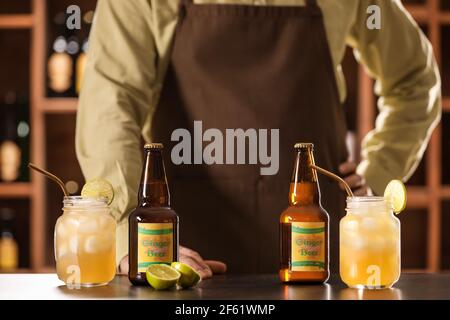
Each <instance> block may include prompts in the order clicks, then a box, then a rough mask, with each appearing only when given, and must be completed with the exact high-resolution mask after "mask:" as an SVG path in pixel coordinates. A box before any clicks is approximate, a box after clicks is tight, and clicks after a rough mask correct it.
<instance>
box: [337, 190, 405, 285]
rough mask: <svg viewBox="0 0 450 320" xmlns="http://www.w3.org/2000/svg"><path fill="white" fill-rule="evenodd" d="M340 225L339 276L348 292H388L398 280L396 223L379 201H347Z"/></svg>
mask: <svg viewBox="0 0 450 320" xmlns="http://www.w3.org/2000/svg"><path fill="white" fill-rule="evenodd" d="M346 211H347V214H346V216H345V217H343V218H342V219H341V221H340V226H339V230H340V232H339V233H340V235H339V237H340V244H339V246H340V276H341V279H342V281H343V282H344V283H345V284H347V285H348V286H349V287H351V288H365V289H382V288H390V287H392V285H394V284H395V283H396V282H397V281H398V279H399V277H400V270H401V266H400V221H399V220H398V219H397V217H395V215H394V212H393V210H392V205H391V203H390V202H389V201H386V200H385V199H384V198H383V197H348V198H347V209H346Z"/></svg>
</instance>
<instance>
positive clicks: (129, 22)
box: [76, 0, 441, 261]
mask: <svg viewBox="0 0 450 320" xmlns="http://www.w3.org/2000/svg"><path fill="white" fill-rule="evenodd" d="M194 2H195V3H197V4H199V5H201V4H207V3H224V5H226V4H229V3H238V4H249V5H299V6H302V5H304V4H305V1H304V0H194ZM318 3H319V6H320V7H321V9H322V11H323V14H324V21H325V28H326V32H327V37H328V42H329V46H330V50H331V55H332V60H333V66H334V71H335V76H336V81H337V84H338V88H339V93H340V98H341V101H344V99H345V96H346V89H345V81H344V77H343V73H342V68H341V61H342V59H343V56H344V52H345V48H346V46H347V45H349V46H351V47H352V48H353V49H354V52H355V56H356V58H357V59H358V61H359V62H360V63H362V64H363V65H364V66H365V68H366V70H367V72H368V73H369V74H370V75H371V76H372V77H373V78H375V79H376V86H375V91H376V93H377V94H378V95H379V96H380V97H381V98H380V99H379V101H378V107H379V110H380V113H379V115H378V117H377V121H376V126H375V129H374V130H373V131H372V132H370V133H369V134H368V135H367V136H366V137H365V139H364V141H363V145H362V157H363V161H362V162H361V163H360V164H359V166H358V170H357V172H358V173H360V174H361V175H363V176H364V177H365V179H366V181H367V184H368V186H370V187H371V188H372V189H373V190H374V191H375V193H378V194H380V193H382V192H383V190H384V187H385V185H386V184H387V182H388V181H389V180H391V179H393V178H397V179H403V180H406V179H408V177H409V176H410V175H411V174H412V172H413V171H414V169H415V168H416V166H417V164H418V162H419V160H420V158H421V157H422V155H423V152H424V150H425V148H426V145H427V142H428V140H429V138H430V134H431V132H432V130H433V128H434V127H435V126H436V124H437V122H438V121H439V118H440V115H441V83H440V77H439V71H438V67H437V65H436V61H435V59H434V57H433V51H432V47H431V45H430V43H429V42H428V40H427V39H426V37H425V36H424V35H423V33H422V32H421V31H420V29H419V27H418V26H417V24H416V23H415V22H414V21H413V19H412V18H411V16H410V15H409V14H408V13H407V11H406V10H405V9H404V8H403V6H402V4H401V3H400V1H398V0H397V1H395V0H318ZM178 4H179V0H99V1H98V4H97V9H96V14H95V20H94V25H93V29H92V31H91V35H90V48H89V53H88V62H87V67H86V71H85V79H84V83H83V86H82V90H81V95H80V103H79V109H78V114H77V131H76V150H77V156H78V160H79V162H80V165H81V168H82V170H83V173H84V175H85V177H86V179H91V178H94V177H103V178H105V179H107V180H109V181H110V182H111V183H112V184H113V186H114V188H115V198H114V201H113V203H112V209H113V213H114V215H115V217H116V219H117V222H118V230H117V260H118V261H119V260H120V259H121V258H122V257H123V256H124V255H126V254H127V252H128V224H127V217H128V214H129V212H130V211H131V210H132V209H133V208H134V207H135V206H136V204H137V189H138V185H139V179H140V173H141V165H142V159H141V148H142V145H141V141H140V138H141V135H142V136H143V137H144V138H145V140H147V141H151V136H150V123H151V118H152V115H153V113H154V111H155V107H156V105H157V102H158V97H159V95H160V91H161V87H162V83H163V79H164V75H165V72H166V69H167V65H168V62H169V56H170V51H171V44H172V40H173V36H174V31H175V26H176V24H177V10H178ZM371 4H376V5H378V6H379V7H380V9H381V29H379V30H369V29H368V27H367V25H366V21H367V18H368V17H369V14H368V13H367V8H368V6H369V5H371ZM299 90H301V88H299ZM273 111H274V112H277V110H276V107H275V106H274V110H273Z"/></svg>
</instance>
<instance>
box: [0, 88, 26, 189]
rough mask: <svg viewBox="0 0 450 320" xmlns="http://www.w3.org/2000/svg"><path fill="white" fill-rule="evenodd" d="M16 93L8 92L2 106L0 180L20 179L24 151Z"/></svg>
mask: <svg viewBox="0 0 450 320" xmlns="http://www.w3.org/2000/svg"><path fill="white" fill-rule="evenodd" d="M16 101H17V99H16V94H15V93H14V92H8V93H7V94H6V95H5V98H4V101H3V106H2V107H1V113H2V115H1V118H0V119H1V127H0V128H1V133H0V181H2V182H13V181H16V180H18V179H19V175H20V164H21V157H22V153H21V150H20V147H19V145H18V136H17V110H16V109H15V106H16Z"/></svg>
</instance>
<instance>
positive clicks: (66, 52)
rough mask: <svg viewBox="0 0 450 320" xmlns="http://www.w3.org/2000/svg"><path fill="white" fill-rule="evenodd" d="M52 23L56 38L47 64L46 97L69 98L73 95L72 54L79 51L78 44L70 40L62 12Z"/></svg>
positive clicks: (74, 40)
mask: <svg viewBox="0 0 450 320" xmlns="http://www.w3.org/2000/svg"><path fill="white" fill-rule="evenodd" d="M53 22H54V28H55V32H56V36H55V39H54V40H53V46H52V49H51V50H52V52H51V54H50V56H49V58H48V62H47V76H48V95H49V96H50V97H71V96H73V95H74V94H75V89H74V75H73V69H74V62H73V53H74V52H78V51H79V44H78V42H77V41H76V39H73V38H70V34H69V30H68V29H67V28H66V14H65V13H64V12H58V13H57V14H56V15H55V17H54V19H53ZM69 38H70V39H69ZM77 46H78V48H77ZM71 52H72V53H71Z"/></svg>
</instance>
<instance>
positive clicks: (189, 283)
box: [172, 261, 201, 288]
mask: <svg viewBox="0 0 450 320" xmlns="http://www.w3.org/2000/svg"><path fill="white" fill-rule="evenodd" d="M172 268H175V269H176V270H177V271H178V272H179V273H180V274H181V277H180V279H179V280H178V285H179V286H181V287H183V288H189V287H193V286H195V285H196V284H198V283H199V282H200V280H201V277H200V275H199V274H198V272H197V271H195V270H194V269H193V268H192V267H191V266H189V265H187V264H185V263H183V262H178V261H176V262H172Z"/></svg>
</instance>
